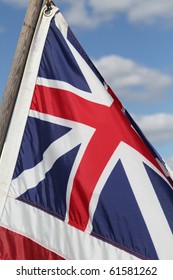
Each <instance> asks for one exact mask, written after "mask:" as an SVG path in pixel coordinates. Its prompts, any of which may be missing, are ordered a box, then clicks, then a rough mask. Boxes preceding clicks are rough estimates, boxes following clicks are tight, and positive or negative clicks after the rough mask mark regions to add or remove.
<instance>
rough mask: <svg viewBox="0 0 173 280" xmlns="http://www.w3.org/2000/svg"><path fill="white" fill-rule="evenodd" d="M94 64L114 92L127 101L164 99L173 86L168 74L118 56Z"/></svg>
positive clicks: (107, 57)
mask: <svg viewBox="0 0 173 280" xmlns="http://www.w3.org/2000/svg"><path fill="white" fill-rule="evenodd" d="M94 63H95V65H96V67H97V68H98V69H99V71H100V72H101V74H102V75H103V77H104V78H105V80H106V81H107V82H108V84H110V85H111V87H112V88H113V89H114V91H116V92H117V93H118V94H119V95H121V96H123V97H124V98H125V99H126V100H127V99H128V100H138V101H143V100H146V101H148V100H150V101H151V100H152V99H153V100H154V99H155V98H157V99H158V98H163V96H164V95H165V92H166V90H167V89H168V88H169V87H170V86H171V85H172V84H173V77H171V76H169V75H168V74H165V73H163V72H161V71H158V70H155V69H150V68H147V67H145V66H143V65H140V64H138V63H136V62H135V61H133V60H131V59H126V58H123V57H120V56H117V55H110V56H105V57H102V58H100V59H98V60H95V61H94ZM156 81H157V82H156Z"/></svg>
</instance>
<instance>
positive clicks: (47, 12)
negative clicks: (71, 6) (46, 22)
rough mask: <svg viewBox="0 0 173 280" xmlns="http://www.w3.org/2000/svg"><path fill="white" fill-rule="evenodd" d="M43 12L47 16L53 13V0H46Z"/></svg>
mask: <svg viewBox="0 0 173 280" xmlns="http://www.w3.org/2000/svg"><path fill="white" fill-rule="evenodd" d="M43 14H44V16H46V17H50V16H51V15H52V1H51V0H46V1H45V8H44V9H43Z"/></svg>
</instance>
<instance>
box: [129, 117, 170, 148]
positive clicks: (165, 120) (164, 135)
mask: <svg viewBox="0 0 173 280" xmlns="http://www.w3.org/2000/svg"><path fill="white" fill-rule="evenodd" d="M134 119H135V120H136V122H137V123H138V125H139V127H140V128H141V129H142V131H143V132H144V134H145V135H146V136H147V138H148V139H149V140H150V141H151V142H153V143H161V142H162V143H166V142H168V141H173V114H166V113H158V114H154V115H149V116H134Z"/></svg>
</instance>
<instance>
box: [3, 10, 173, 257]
mask: <svg viewBox="0 0 173 280" xmlns="http://www.w3.org/2000/svg"><path fill="white" fill-rule="evenodd" d="M172 188H173V181H172V179H171V177H170V174H169V172H168V170H167V168H166V165H165V163H164V162H163V160H162V159H161V157H160V156H159V155H158V153H157V152H156V151H155V149H154V148H153V147H152V145H151V144H150V143H149V142H148V140H147V139H146V138H145V136H144V135H143V133H142V131H141V130H140V128H139V127H138V126H137V124H136V123H135V122H134V120H133V119H132V117H131V116H130V114H129V113H128V112H127V110H126V109H125V108H124V107H123V105H122V104H121V102H120V101H119V99H118V97H117V96H116V95H115V94H114V93H113V91H112V90H111V88H110V87H109V86H108V85H107V83H106V82H105V80H104V78H103V77H102V76H101V74H100V73H99V72H98V70H97V69H96V67H95V66H94V64H93V63H92V61H91V60H90V59H89V57H88V56H87V54H86V53H85V51H84V50H83V48H82V47H81V45H80V44H79V42H78V41H77V39H76V38H75V36H74V35H73V33H72V31H71V29H70V27H69V26H68V24H67V22H66V21H65V19H64V18H63V16H62V14H61V13H60V11H59V10H58V8H56V7H52V11H51V14H50V15H49V16H48V15H46V16H45V15H44V14H43V13H41V16H40V19H39V22H38V26H37V29H36V32H35V35H34V38H33V43H32V46H31V49H30V53H29V56H28V61H27V64H26V68H25V71H24V74H23V80H22V83H21V87H20V90H19V94H18V99H17V102H16V106H15V109H14V113H13V117H12V121H11V124H10V127H9V131H8V135H7V139H6V142H5V145H4V149H3V153H2V157H1V162H0V258H1V259H74V260H75V259H76V260H77V259H78V260H91V259H115V260H116V259H124V260H130V259H131V260H135V259H149V260H151V259H173V235H172V232H173V215H172V213H173V190H172Z"/></svg>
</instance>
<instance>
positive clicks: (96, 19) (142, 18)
mask: <svg viewBox="0 0 173 280" xmlns="http://www.w3.org/2000/svg"><path fill="white" fill-rule="evenodd" d="M64 2H65V3H68V10H67V13H66V15H67V18H68V20H69V22H70V24H74V25H77V26H80V27H81V26H82V27H84V26H85V27H94V26H97V25H99V24H101V23H103V22H105V21H110V20H113V19H114V18H115V17H116V16H117V15H118V14H120V13H123V14H126V16H127V18H128V20H129V21H131V22H143V23H147V24H148V23H150V24H153V23H156V22H160V21H162V22H163V21H164V22H166V23H167V22H172V19H173V0H140V1H139V0H121V1H115V0H108V1H100V0H80V1H78V0H73V1H71V0H64ZM158 19H159V21H158Z"/></svg>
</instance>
